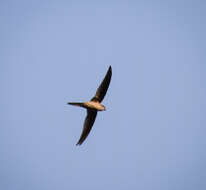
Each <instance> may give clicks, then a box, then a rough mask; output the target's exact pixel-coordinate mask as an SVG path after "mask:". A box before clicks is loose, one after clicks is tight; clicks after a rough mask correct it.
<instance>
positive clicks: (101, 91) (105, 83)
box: [91, 66, 112, 102]
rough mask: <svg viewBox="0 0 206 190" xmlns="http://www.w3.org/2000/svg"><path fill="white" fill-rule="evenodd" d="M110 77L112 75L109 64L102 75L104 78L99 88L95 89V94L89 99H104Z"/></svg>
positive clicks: (99, 100)
mask: <svg viewBox="0 0 206 190" xmlns="http://www.w3.org/2000/svg"><path fill="white" fill-rule="evenodd" d="M111 77H112V67H111V66H109V69H108V71H107V74H106V75H105V77H104V80H103V81H102V83H101V84H100V86H99V88H98V89H97V91H96V94H95V96H94V97H93V98H92V99H91V100H92V101H98V102H101V101H102V100H103V99H104V96H105V95H106V93H107V89H108V87H109V84H110V81H111Z"/></svg>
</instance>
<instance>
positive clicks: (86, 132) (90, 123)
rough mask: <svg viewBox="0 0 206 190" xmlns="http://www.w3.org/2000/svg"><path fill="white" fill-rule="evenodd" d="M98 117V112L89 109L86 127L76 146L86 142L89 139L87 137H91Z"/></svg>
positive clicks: (85, 122)
mask: <svg viewBox="0 0 206 190" xmlns="http://www.w3.org/2000/svg"><path fill="white" fill-rule="evenodd" d="M96 116H97V111H96V110H91V109H87V116H86V118H85V121H84V127H83V130H82V134H81V137H80V139H79V141H78V143H77V144H76V145H81V144H82V143H83V142H84V140H85V139H86V138H87V136H88V135H89V132H90V131H91V129H92V126H93V124H94V121H95V118H96Z"/></svg>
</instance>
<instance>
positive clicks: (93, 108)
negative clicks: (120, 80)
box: [68, 66, 112, 145]
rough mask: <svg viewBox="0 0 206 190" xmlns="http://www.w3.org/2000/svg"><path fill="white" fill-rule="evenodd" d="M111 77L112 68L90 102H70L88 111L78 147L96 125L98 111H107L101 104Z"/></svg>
mask: <svg viewBox="0 0 206 190" xmlns="http://www.w3.org/2000/svg"><path fill="white" fill-rule="evenodd" d="M111 77H112V67H111V66H110V67H109V69H108V71H107V74H106V75H105V77H104V79H103V81H102V83H101V84H100V86H99V88H98V89H97V91H96V94H95V96H94V97H93V98H92V99H91V100H90V101H89V102H69V103H68V104H70V105H74V106H80V107H84V108H86V109H87V116H86V118H85V121H84V127H83V130H82V134H81V136H80V139H79V141H78V142H77V144H76V145H81V144H82V143H83V142H84V140H85V139H86V138H87V136H88V135H89V133H90V131H91V129H92V126H93V124H94V121H95V118H96V116H97V111H103V110H105V107H104V106H103V105H102V104H101V102H102V100H103V99H104V97H105V95H106V93H107V89H108V87H109V84H110V81H111Z"/></svg>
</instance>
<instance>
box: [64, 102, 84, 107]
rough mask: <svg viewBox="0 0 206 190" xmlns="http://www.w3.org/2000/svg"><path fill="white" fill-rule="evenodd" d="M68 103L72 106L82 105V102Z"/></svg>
mask: <svg viewBox="0 0 206 190" xmlns="http://www.w3.org/2000/svg"><path fill="white" fill-rule="evenodd" d="M68 104H69V105H73V106H80V107H83V105H84V104H83V103H82V102H68Z"/></svg>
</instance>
